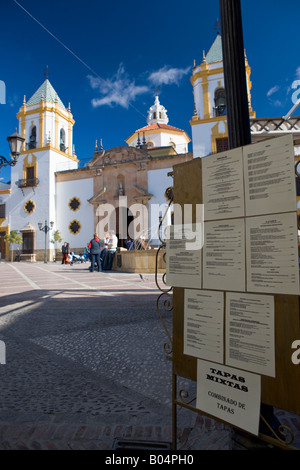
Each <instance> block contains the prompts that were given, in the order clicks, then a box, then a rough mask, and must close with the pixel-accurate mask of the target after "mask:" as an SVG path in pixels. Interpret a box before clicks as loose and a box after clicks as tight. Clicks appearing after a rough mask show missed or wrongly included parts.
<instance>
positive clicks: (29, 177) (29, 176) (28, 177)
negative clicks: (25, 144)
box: [26, 166, 34, 181]
mask: <svg viewBox="0 0 300 470" xmlns="http://www.w3.org/2000/svg"><path fill="white" fill-rule="evenodd" d="M33 179H34V167H33V166H28V167H27V168H26V180H27V181H28V180H33Z"/></svg>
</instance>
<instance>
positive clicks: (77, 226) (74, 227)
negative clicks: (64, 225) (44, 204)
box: [69, 220, 81, 235]
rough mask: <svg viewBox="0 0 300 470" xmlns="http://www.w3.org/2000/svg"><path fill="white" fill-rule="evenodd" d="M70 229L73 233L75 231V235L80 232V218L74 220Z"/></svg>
mask: <svg viewBox="0 0 300 470" xmlns="http://www.w3.org/2000/svg"><path fill="white" fill-rule="evenodd" d="M69 230H70V232H71V233H73V235H76V234H77V233H79V232H80V230H81V225H80V222H78V220H72V222H71V223H70V225H69Z"/></svg>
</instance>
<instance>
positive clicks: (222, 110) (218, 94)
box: [215, 88, 226, 116]
mask: <svg viewBox="0 0 300 470" xmlns="http://www.w3.org/2000/svg"><path fill="white" fill-rule="evenodd" d="M215 111H216V116H224V115H226V95H225V88H217V89H216V91H215Z"/></svg>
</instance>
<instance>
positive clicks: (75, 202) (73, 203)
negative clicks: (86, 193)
mask: <svg viewBox="0 0 300 470" xmlns="http://www.w3.org/2000/svg"><path fill="white" fill-rule="evenodd" d="M80 206H81V202H80V200H79V199H78V198H77V197H73V198H72V199H71V200H70V202H69V207H70V209H71V210H72V211H74V212H75V211H77V210H78V209H79V207H80Z"/></svg>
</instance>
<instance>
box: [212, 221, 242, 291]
mask: <svg viewBox="0 0 300 470" xmlns="http://www.w3.org/2000/svg"><path fill="white" fill-rule="evenodd" d="M203 288H204V289H215V288H217V289H220V290H237V291H244V290H245V225H244V219H226V220H224V221H216V222H205V224H204V247H203Z"/></svg>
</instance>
